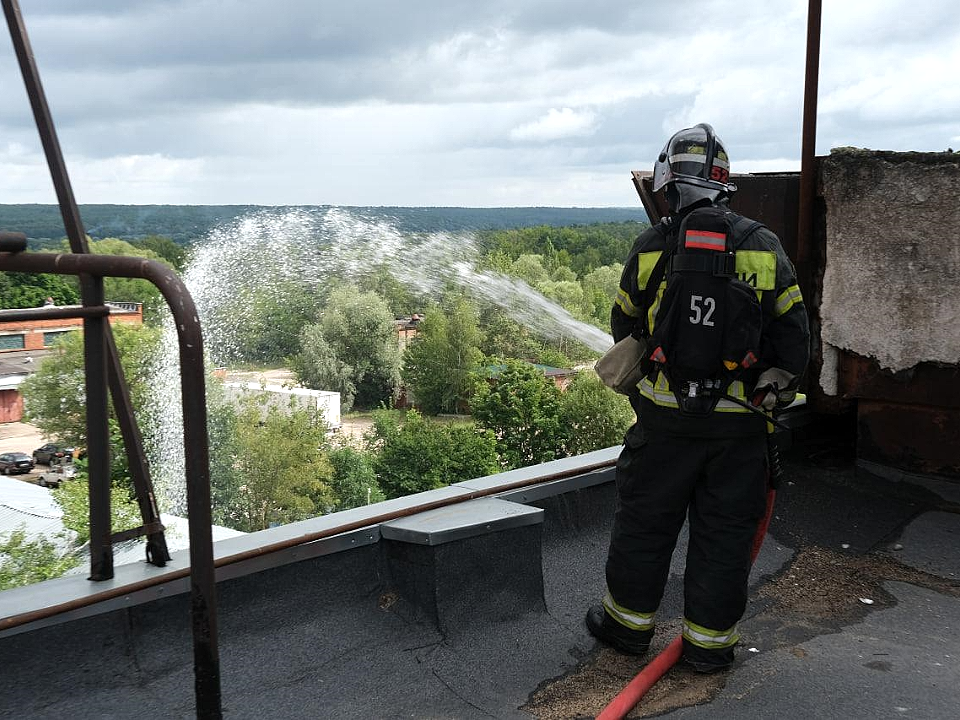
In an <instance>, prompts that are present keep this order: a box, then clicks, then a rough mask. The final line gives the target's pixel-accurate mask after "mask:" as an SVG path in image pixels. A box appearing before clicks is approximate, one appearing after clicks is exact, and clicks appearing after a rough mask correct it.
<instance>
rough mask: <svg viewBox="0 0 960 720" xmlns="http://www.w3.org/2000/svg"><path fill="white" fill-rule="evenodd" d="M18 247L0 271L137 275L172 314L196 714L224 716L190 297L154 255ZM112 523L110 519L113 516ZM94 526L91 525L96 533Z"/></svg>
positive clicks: (0, 246) (199, 348)
mask: <svg viewBox="0 0 960 720" xmlns="http://www.w3.org/2000/svg"><path fill="white" fill-rule="evenodd" d="M2 239H3V240H9V239H11V235H10V234H7V235H6V237H5V238H2ZM19 248H20V245H19V244H16V243H10V242H0V250H7V249H12V250H14V252H9V251H8V252H0V271H12V272H27V273H53V274H57V275H77V276H79V275H85V276H87V277H92V278H96V279H97V280H98V281H101V282H102V279H103V278H104V277H126V278H139V279H142V280H147V281H148V282H151V283H152V284H153V285H155V286H156V287H157V289H158V290H159V291H160V293H161V295H163V298H164V300H165V301H166V303H167V305H168V306H169V307H170V311H171V313H172V314H173V319H174V323H175V325H176V328H177V339H178V345H179V350H180V388H181V396H182V401H183V443H184V455H185V463H184V465H185V472H186V479H187V520H188V523H189V536H190V569H189V574H190V578H191V582H190V589H191V601H190V608H191V618H192V626H193V649H194V673H195V689H196V697H197V716H198V717H204V718H219V717H221V706H220V659H219V651H218V648H217V613H216V608H217V603H216V584H215V575H214V565H213V530H212V525H213V519H212V515H211V509H210V451H209V441H208V437H207V404H206V385H205V378H204V366H203V337H202V334H201V329H200V320H199V318H198V316H197V310H196V306H195V305H194V302H193V298H192V297H191V296H190V293H189V291H188V290H187V288H186V286H185V285H184V284H183V282H182V281H181V280H180V278H179V277H178V276H177V275H176V273H174V272H173V271H172V270H171V269H170V268H168V267H167V266H166V265H163V264H162V263H160V262H157V261H155V260H147V259H145V258H138V257H121V256H113V255H88V254H51V253H24V252H19V251H18V250H19ZM101 307H102V306H101ZM63 311H64V308H53V307H51V308H46V309H45V308H36V309H34V310H33V312H35V313H36V314H37V316H40V317H42V316H43V313H44V312H46V313H47V314H48V315H57V316H62V313H63ZM73 311H74V312H76V313H77V316H80V315H83V314H87V315H89V314H91V313H96V312H97V311H98V308H97V307H96V306H94V307H89V306H88V307H86V308H82V307H81V308H74V309H73ZM88 344H93V343H89V342H88ZM88 371H90V368H88ZM104 415H105V407H104ZM107 524H108V525H109V520H107ZM92 532H93V528H92V527H91V536H92Z"/></svg>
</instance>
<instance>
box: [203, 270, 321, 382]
mask: <svg viewBox="0 0 960 720" xmlns="http://www.w3.org/2000/svg"><path fill="white" fill-rule="evenodd" d="M237 300H238V302H239V303H242V305H243V313H242V316H243V323H242V325H241V327H240V328H239V329H238V338H237V343H236V354H237V355H238V359H240V360H247V361H252V362H257V363H277V362H282V361H286V360H287V359H288V358H292V357H294V356H295V355H297V353H299V352H300V349H301V348H300V342H301V333H302V332H303V330H304V328H306V327H307V326H309V325H310V323H313V322H315V321H316V319H317V314H318V312H319V304H318V299H317V297H316V295H315V294H314V293H313V292H312V291H311V289H310V288H308V287H307V286H305V285H304V283H302V282H300V281H294V280H289V279H280V278H275V279H271V280H270V281H268V282H265V283H262V284H256V285H251V286H249V287H246V288H244V289H243V291H242V298H238V299H237ZM236 310H237V306H236V304H234V303H228V304H226V305H224V306H223V307H221V308H218V310H217V316H218V317H217V318H216V320H214V322H228V323H233V322H236V317H235V313H236ZM323 389H327V388H323Z"/></svg>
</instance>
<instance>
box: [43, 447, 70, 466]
mask: <svg viewBox="0 0 960 720" xmlns="http://www.w3.org/2000/svg"><path fill="white" fill-rule="evenodd" d="M64 457H73V448H72V447H67V446H66V445H61V444H60V443H47V444H46V445H43V446H42V447H38V448H37V449H36V450H34V451H33V462H34V464H36V465H50V464H51V463H52V461H53V460H54V459H60V458H64Z"/></svg>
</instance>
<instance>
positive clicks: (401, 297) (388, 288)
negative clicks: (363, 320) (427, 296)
mask: <svg viewBox="0 0 960 720" xmlns="http://www.w3.org/2000/svg"><path fill="white" fill-rule="evenodd" d="M357 288H358V289H359V290H361V291H362V292H366V293H374V294H376V295H379V296H380V297H381V298H383V301H384V302H385V303H386V304H387V307H388V308H390V312H391V314H392V315H393V317H403V316H404V315H413V314H414V313H417V312H420V310H421V309H422V308H423V307H424V305H425V302H424V299H423V297H422V296H421V295H420V294H419V293H416V292H414V291H412V290H411V289H410V287H409V286H408V285H405V284H403V283H402V282H400V281H399V280H397V279H396V278H395V277H394V276H393V273H391V272H390V268H389V267H388V266H387V265H379V266H377V267H376V268H374V270H373V272H371V273H369V274H367V275H364V276H363V277H362V278H360V279H359V280H358V281H357Z"/></svg>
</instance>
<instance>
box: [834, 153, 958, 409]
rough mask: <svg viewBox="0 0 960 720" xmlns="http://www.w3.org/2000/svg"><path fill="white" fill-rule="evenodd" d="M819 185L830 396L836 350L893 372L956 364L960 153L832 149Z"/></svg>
mask: <svg viewBox="0 0 960 720" xmlns="http://www.w3.org/2000/svg"><path fill="white" fill-rule="evenodd" d="M820 181H821V192H822V195H823V198H824V201H825V203H826V267H825V272H824V277H823V294H822V300H821V307H820V317H821V322H822V328H821V338H822V340H823V342H824V348H825V353H824V360H825V362H824V368H823V372H822V376H821V386H822V387H823V389H824V391H825V392H827V393H828V394H830V390H831V389H832V388H835V387H836V378H835V376H831V373H834V372H835V369H834V368H831V363H830V362H828V358H829V357H831V356H835V354H836V353H835V349H836V348H842V349H845V350H849V351H851V352H854V353H857V354H858V355H862V356H866V357H872V358H875V359H876V360H877V361H878V363H879V364H880V366H881V367H884V368H887V369H890V370H892V371H897V370H903V369H906V368H910V367H913V366H914V365H916V364H917V363H920V362H923V361H927V362H935V363H946V364H960V291H958V285H960V153H953V152H946V153H893V152H878V151H870V150H856V149H842V150H834V151H833V152H832V153H831V154H830V156H829V157H825V158H822V159H821V161H820ZM830 346H832V347H830Z"/></svg>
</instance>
